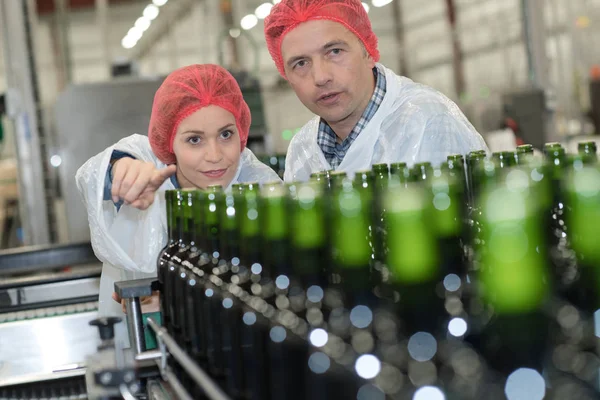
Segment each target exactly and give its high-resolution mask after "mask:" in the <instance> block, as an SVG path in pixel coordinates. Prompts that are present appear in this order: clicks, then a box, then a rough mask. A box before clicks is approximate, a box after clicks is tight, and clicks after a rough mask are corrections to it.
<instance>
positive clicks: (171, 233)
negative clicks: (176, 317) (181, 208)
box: [156, 190, 183, 329]
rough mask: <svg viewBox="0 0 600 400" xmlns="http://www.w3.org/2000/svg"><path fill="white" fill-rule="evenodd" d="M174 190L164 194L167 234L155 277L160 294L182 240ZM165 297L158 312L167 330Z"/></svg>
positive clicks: (163, 289)
mask: <svg viewBox="0 0 600 400" xmlns="http://www.w3.org/2000/svg"><path fill="white" fill-rule="evenodd" d="M174 198H175V190H167V191H166V192H165V203H166V209H167V232H168V240H167V244H166V246H165V247H164V248H163V249H162V251H161V252H160V253H159V255H158V260H157V266H156V270H157V275H158V283H159V290H160V292H161V293H166V287H167V286H166V282H167V271H168V262H169V260H170V258H171V255H173V254H174V253H175V252H176V251H177V249H178V248H179V241H180V240H182V239H183V238H182V234H181V233H180V230H179V228H180V227H179V226H178V225H177V221H176V219H175V215H174V208H173V203H174ZM167 303H168V302H167V296H165V295H162V296H160V312H161V316H162V322H163V324H164V326H165V327H167V329H169V327H170V325H171V316H170V315H169V306H168V305H167Z"/></svg>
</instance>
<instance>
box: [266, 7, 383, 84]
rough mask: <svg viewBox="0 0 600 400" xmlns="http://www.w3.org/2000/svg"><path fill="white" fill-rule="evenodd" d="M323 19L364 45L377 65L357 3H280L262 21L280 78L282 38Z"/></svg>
mask: <svg viewBox="0 0 600 400" xmlns="http://www.w3.org/2000/svg"><path fill="white" fill-rule="evenodd" d="M316 19H326V20H330V21H334V22H338V23H340V24H342V25H344V26H345V27H346V29H348V30H349V31H351V32H352V33H354V34H355V35H356V36H357V37H358V39H359V40H360V41H361V42H363V44H364V45H365V48H366V49H367V52H368V53H369V55H370V56H371V58H372V59H373V60H374V61H375V62H377V61H379V50H378V49H377V36H375V33H373V28H371V21H370V20H369V16H368V15H367V12H366V11H365V9H364V7H363V5H362V3H361V2H360V1H359V0H282V1H281V3H279V4H276V5H275V6H273V8H272V9H271V13H270V14H269V16H268V17H267V18H265V39H266V40H267V48H268V49H269V53H271V57H272V58H273V61H275V64H276V65H277V69H278V70H279V73H280V74H281V76H283V77H284V78H285V70H284V67H283V57H282V56H281V42H283V38H284V37H285V35H286V34H287V33H288V32H290V31H291V30H292V29H294V28H295V27H297V26H298V25H300V24H301V23H303V22H307V21H311V20H316Z"/></svg>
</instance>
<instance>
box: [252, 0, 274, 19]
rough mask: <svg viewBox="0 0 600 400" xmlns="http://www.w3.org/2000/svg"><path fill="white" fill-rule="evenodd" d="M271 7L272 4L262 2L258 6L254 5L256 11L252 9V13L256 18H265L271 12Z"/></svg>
mask: <svg viewBox="0 0 600 400" xmlns="http://www.w3.org/2000/svg"><path fill="white" fill-rule="evenodd" d="M271 8H273V4H271V3H262V4H261V5H260V6H258V7H256V11H254V13H255V14H256V16H257V17H258V19H265V18H267V16H268V15H269V14H270V13H271Z"/></svg>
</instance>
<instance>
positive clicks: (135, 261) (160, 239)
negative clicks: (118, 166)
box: [75, 135, 173, 273]
mask: <svg viewBox="0 0 600 400" xmlns="http://www.w3.org/2000/svg"><path fill="white" fill-rule="evenodd" d="M113 150H119V151H123V152H126V153H129V154H131V155H132V156H134V157H136V158H137V159H140V160H143V161H151V162H154V163H155V164H156V165H157V167H164V164H162V163H161V162H160V161H158V160H157V159H156V157H155V156H154V154H153V153H152V149H151V148H150V144H149V142H148V138H147V137H146V136H142V135H132V136H129V137H127V138H124V139H122V140H120V141H119V142H118V143H116V144H115V145H114V146H111V147H109V148H107V149H106V150H104V151H103V152H101V153H99V154H97V155H95V156H94V157H92V158H90V159H89V160H88V161H87V162H86V163H85V164H83V166H81V167H80V168H79V170H78V171H77V174H76V175H75V179H76V182H77V188H78V189H79V193H80V194H81V197H82V199H83V201H84V203H85V206H86V209H87V214H88V222H89V225H90V238H91V242H92V247H93V248H94V253H95V254H96V256H97V257H98V259H100V260H101V261H102V262H105V263H109V264H111V265H114V266H115V267H120V268H123V269H126V270H129V271H136V272H145V273H152V272H154V271H156V257H157V255H158V253H159V251H160V249H161V248H162V247H163V246H164V244H165V243H166V240H167V229H166V218H165V215H164V214H165V202H164V191H165V190H166V189H171V188H173V186H172V184H171V182H170V180H168V179H167V180H166V181H165V183H164V184H163V186H161V188H160V189H159V190H158V191H157V192H156V197H155V200H154V204H152V206H150V207H149V208H148V209H147V210H144V211H141V210H138V209H135V208H133V207H129V206H127V205H123V206H121V208H120V209H119V211H118V212H117V210H116V208H115V206H114V204H113V203H112V201H105V200H104V196H103V194H104V179H105V177H106V170H107V168H108V165H109V162H110V159H111V155H112V152H113Z"/></svg>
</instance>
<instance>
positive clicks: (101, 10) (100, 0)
mask: <svg viewBox="0 0 600 400" xmlns="http://www.w3.org/2000/svg"><path fill="white" fill-rule="evenodd" d="M108 7H109V5H108V0H96V24H97V25H98V30H99V31H100V43H101V45H100V50H101V60H102V65H104V68H106V76H107V77H108V76H110V74H111V54H110V43H109V38H108V35H109V33H108V12H109V9H108Z"/></svg>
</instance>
